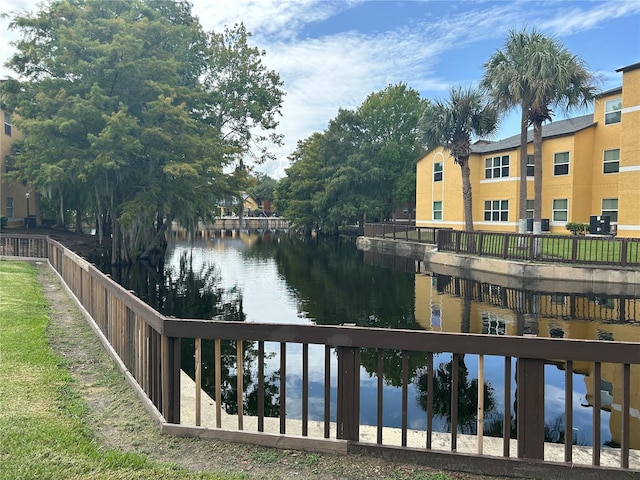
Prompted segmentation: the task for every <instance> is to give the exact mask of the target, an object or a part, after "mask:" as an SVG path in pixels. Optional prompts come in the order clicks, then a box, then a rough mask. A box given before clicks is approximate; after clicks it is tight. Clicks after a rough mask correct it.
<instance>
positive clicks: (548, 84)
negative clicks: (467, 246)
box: [481, 29, 595, 233]
mask: <svg viewBox="0 0 640 480" xmlns="http://www.w3.org/2000/svg"><path fill="white" fill-rule="evenodd" d="M481 86H482V87H483V88H485V89H486V90H487V91H488V92H489V94H490V95H491V97H492V98H493V99H494V101H495V103H496V106H497V108H499V109H500V110H501V111H507V110H510V109H511V108H513V107H514V106H516V105H520V108H521V118H522V120H521V129H520V192H519V209H518V218H519V221H518V231H519V232H521V233H522V232H524V231H526V202H527V180H526V170H527V129H528V127H529V126H533V147H534V190H535V194H534V195H535V201H534V233H541V212H542V198H541V196H542V124H543V123H544V122H545V121H546V120H551V118H552V116H553V111H552V107H553V108H555V107H560V108H562V109H563V110H565V111H568V110H570V109H572V108H574V107H577V106H580V105H586V104H588V103H589V102H591V101H592V100H593V99H594V96H595V87H594V85H593V77H592V76H591V74H590V73H589V72H588V71H587V69H586V68H585V66H584V63H583V61H582V60H580V59H579V58H578V57H576V56H574V55H572V54H571V53H570V52H569V51H568V50H567V49H566V48H564V47H563V46H562V44H560V43H559V42H558V41H557V40H555V39H554V38H552V37H549V36H547V35H545V34H543V33H540V32H538V31H536V30H535V29H533V30H531V31H530V32H527V31H526V30H523V31H520V32H516V31H511V32H510V34H509V37H508V38H507V40H506V42H505V46H504V50H502V51H498V52H496V53H494V54H493V55H492V56H491V58H490V59H489V61H488V62H487V63H486V64H485V74H484V76H483V79H482V81H481Z"/></svg>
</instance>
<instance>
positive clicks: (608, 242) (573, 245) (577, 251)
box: [437, 230, 640, 267]
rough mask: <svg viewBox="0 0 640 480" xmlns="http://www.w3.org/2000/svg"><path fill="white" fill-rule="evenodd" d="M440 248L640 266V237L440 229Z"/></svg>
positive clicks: (512, 257)
mask: <svg viewBox="0 0 640 480" xmlns="http://www.w3.org/2000/svg"><path fill="white" fill-rule="evenodd" d="M437 245H438V251H442V252H454V253H462V254H470V255H480V256H487V257H497V258H504V259H508V260H521V261H522V260H524V261H538V262H552V263H572V264H589V265H613V266H619V267H632V266H638V265H640V238H616V237H609V236H585V235H573V236H568V235H548V234H543V235H533V234H519V233H502V232H468V231H461V230H439V231H438V235H437Z"/></svg>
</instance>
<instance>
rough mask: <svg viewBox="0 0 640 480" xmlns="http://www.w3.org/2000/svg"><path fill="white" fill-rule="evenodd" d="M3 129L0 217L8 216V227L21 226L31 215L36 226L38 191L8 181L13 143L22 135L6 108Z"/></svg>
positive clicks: (0, 136) (0, 145) (0, 150)
mask: <svg viewBox="0 0 640 480" xmlns="http://www.w3.org/2000/svg"><path fill="white" fill-rule="evenodd" d="M0 115H1V116H2V121H3V129H2V133H1V134H0V217H6V218H7V226H8V227H21V226H24V225H25V219H26V218H27V217H31V223H30V225H33V226H35V222H36V216H37V213H38V195H37V192H36V191H35V190H34V189H33V188H31V187H29V186H28V185H24V184H22V183H11V182H8V181H7V178H6V174H7V173H8V172H10V171H11V169H12V168H13V166H12V159H13V157H12V155H11V145H12V144H13V142H14V141H15V140H17V139H19V138H20V137H21V135H20V132H19V131H18V130H16V128H15V127H14V126H13V121H12V115H11V114H10V113H9V112H7V111H6V110H5V109H4V105H3V106H2V109H1V111H0Z"/></svg>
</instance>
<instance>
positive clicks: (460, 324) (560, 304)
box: [365, 254, 640, 449]
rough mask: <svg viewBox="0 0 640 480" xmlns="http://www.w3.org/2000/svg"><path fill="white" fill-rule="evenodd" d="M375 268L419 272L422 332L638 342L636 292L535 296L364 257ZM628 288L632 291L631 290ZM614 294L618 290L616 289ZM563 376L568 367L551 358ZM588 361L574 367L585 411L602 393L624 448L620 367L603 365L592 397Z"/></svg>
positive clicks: (633, 430) (503, 283) (639, 394)
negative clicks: (580, 382) (598, 382)
mask: <svg viewBox="0 0 640 480" xmlns="http://www.w3.org/2000/svg"><path fill="white" fill-rule="evenodd" d="M365 261H366V262H368V263H371V264H374V265H379V266H386V267H391V268H398V269H401V270H403V271H405V272H414V273H415V299H416V300H415V320H416V323H418V324H419V325H420V326H421V327H422V328H424V329H425V330H429V331H437V332H458V333H460V332H465V333H477V334H488V335H535V336H539V337H550V338H567V339H583V340H598V341H622V342H634V343H639V344H640V295H638V294H637V292H634V289H633V288H631V289H629V288H625V287H624V286H614V287H612V286H611V285H601V286H598V285H589V286H587V287H585V285H577V286H575V287H576V288H573V290H574V291H571V290H572V284H571V283H570V282H566V284H563V285H564V286H566V287H567V291H566V292H561V291H558V290H557V289H556V288H554V289H553V290H551V289H550V290H547V291H533V290H527V289H526V288H513V287H512V286H511V285H512V284H517V283H518V282H514V281H513V279H510V278H500V277H497V276H495V275H489V276H488V278H489V280H490V281H486V282H484V281H482V275H481V274H477V272H476V274H474V277H475V278H474V279H470V278H463V277H456V276H453V275H446V274H439V273H434V272H427V271H424V265H423V264H421V263H420V262H416V261H414V260H410V259H404V258H400V257H392V256H389V255H380V254H365ZM627 287H628V286H627ZM616 289H617V290H616ZM548 363H549V364H553V365H556V367H557V368H558V369H561V370H564V368H565V364H564V362H554V361H553V360H549V362H548ZM594 368H595V365H594V364H593V363H591V362H574V363H573V371H574V374H576V375H580V376H582V379H583V382H584V388H585V391H586V394H585V399H584V403H583V404H582V405H581V407H583V408H592V406H593V403H594V394H597V395H599V397H600V405H601V408H602V410H604V411H606V412H609V413H610V415H609V431H610V434H611V440H610V441H609V442H607V444H608V445H610V446H618V445H619V444H620V438H621V432H622V414H621V405H622V392H623V390H622V379H623V375H622V366H621V365H613V364H602V365H601V385H600V391H599V392H598V393H594V381H593V379H594ZM638 378H640V366H638V365H631V379H632V383H631V398H630V407H631V408H630V418H631V420H630V425H629V431H630V447H631V448H634V449H639V448H640V385H638V383H637V381H636V382H635V383H634V380H633V379H638Z"/></svg>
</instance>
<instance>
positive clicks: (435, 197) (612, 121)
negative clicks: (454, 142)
mask: <svg viewBox="0 0 640 480" xmlns="http://www.w3.org/2000/svg"><path fill="white" fill-rule="evenodd" d="M618 72H622V87H620V88H616V89H613V90H609V91H606V92H602V93H601V94H599V95H598V97H597V98H596V102H595V108H594V112H593V114H589V115H584V116H580V117H576V118H570V119H567V120H559V121H554V122H551V123H549V124H546V125H544V126H543V128H542V136H543V141H542V162H543V172H542V218H543V219H548V220H549V225H548V227H549V228H548V230H549V231H551V232H553V233H568V232H567V230H566V228H565V225H566V224H567V223H568V222H580V223H589V220H590V217H591V216H593V215H604V216H608V217H609V218H610V221H611V225H612V229H613V230H614V231H616V232H617V235H618V236H620V237H640V207H639V206H640V134H639V133H638V132H640V63H636V64H633V65H629V66H627V67H624V68H621V69H619V70H618ZM532 140H533V138H532V132H531V131H530V132H529V138H528V155H527V157H528V159H527V163H528V166H527V197H528V200H527V217H528V218H533V198H534V190H533V168H534V167H533V142H532ZM469 165H470V168H471V185H472V192H473V220H474V226H475V228H477V229H478V230H488V231H505V232H517V231H518V210H519V208H518V207H519V205H518V201H519V196H518V187H519V181H520V135H519V134H518V135H515V136H513V137H509V138H506V139H504V140H500V141H496V142H489V141H478V142H476V143H475V144H474V145H472V154H471V156H470V157H469ZM416 177H417V184H416V224H417V226H423V227H452V228H456V229H462V228H464V210H463V204H462V180H461V175H460V167H459V166H458V165H456V164H455V163H454V161H453V158H452V157H451V156H450V155H449V152H448V151H446V150H444V149H442V148H440V147H439V148H436V149H433V150H430V151H429V152H427V153H426V154H425V155H424V156H423V157H422V158H420V159H419V160H418V162H417V172H416ZM545 223H546V222H544V221H543V230H545V228H544V227H545V226H546V225H545Z"/></svg>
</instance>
